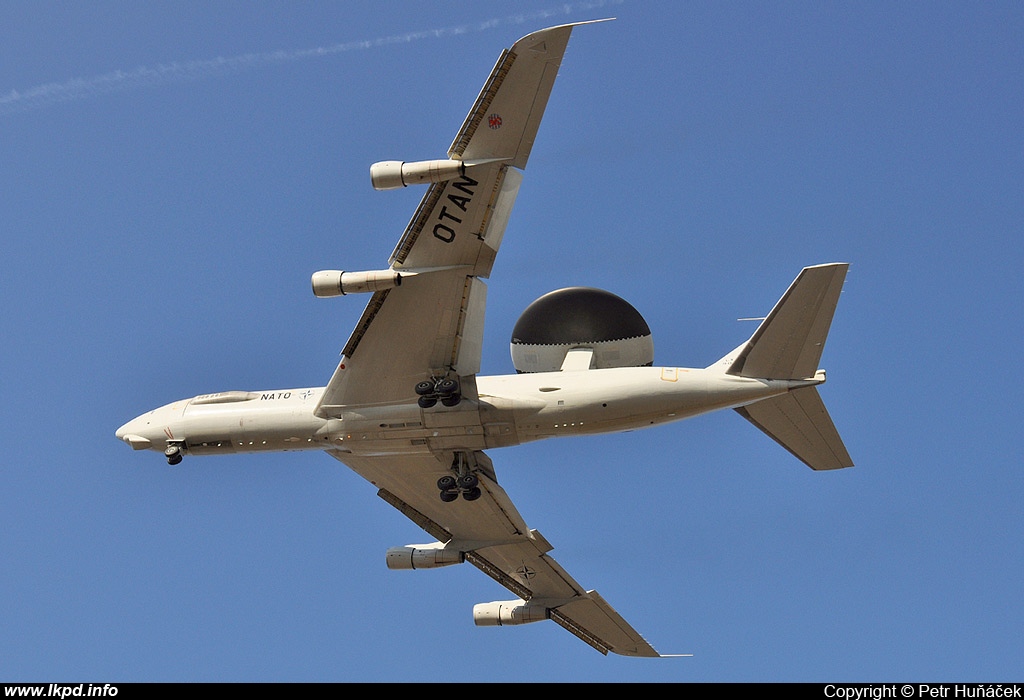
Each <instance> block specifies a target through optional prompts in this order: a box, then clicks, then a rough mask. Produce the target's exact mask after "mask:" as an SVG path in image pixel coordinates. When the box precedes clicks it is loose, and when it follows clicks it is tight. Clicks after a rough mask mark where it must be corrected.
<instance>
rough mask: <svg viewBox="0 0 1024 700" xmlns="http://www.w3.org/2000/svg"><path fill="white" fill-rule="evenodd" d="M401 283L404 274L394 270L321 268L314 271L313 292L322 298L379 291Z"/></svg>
mask: <svg viewBox="0 0 1024 700" xmlns="http://www.w3.org/2000/svg"><path fill="white" fill-rule="evenodd" d="M401 284H402V275H401V273H398V272H395V271H394V270H371V271H369V272H343V271H342V270H320V271H319V272H314V273H313V294H315V295H316V296H318V297H321V298H326V297H337V296H341V295H343V294H358V293H360V292H377V291H380V290H382V289H391V288H392V287H398V286H399V285H401Z"/></svg>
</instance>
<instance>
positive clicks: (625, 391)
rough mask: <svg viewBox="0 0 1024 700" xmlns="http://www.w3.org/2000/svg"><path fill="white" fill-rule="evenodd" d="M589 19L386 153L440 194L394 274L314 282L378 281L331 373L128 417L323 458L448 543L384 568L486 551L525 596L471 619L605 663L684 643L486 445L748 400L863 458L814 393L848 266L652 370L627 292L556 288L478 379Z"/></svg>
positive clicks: (423, 565) (629, 424)
mask: <svg viewBox="0 0 1024 700" xmlns="http://www.w3.org/2000/svg"><path fill="white" fill-rule="evenodd" d="M581 24H589V22H581V23H575V24H566V25H561V26H556V27H550V28H548V29H543V30H541V31H538V32H534V33H532V34H529V35H527V36H525V37H523V38H522V39H520V40H518V41H517V42H515V44H514V45H513V46H512V47H511V48H510V49H507V50H505V51H503V52H502V53H501V55H500V57H499V58H498V61H497V63H496V65H495V66H494V69H493V70H492V71H491V73H490V75H489V76H488V78H487V80H486V82H485V83H484V86H483V89H482V90H481V91H480V94H479V96H478V97H477V99H476V101H475V102H474V104H473V106H472V108H471V109H470V111H469V114H468V116H467V117H466V119H465V122H464V123H463V125H462V128H461V129H459V131H458V134H457V135H456V137H455V140H454V142H453V143H452V146H451V148H450V149H449V151H448V158H447V159H440V160H430V161H417V162H402V161H384V162H381V163H376V164H374V165H373V166H371V168H370V177H371V184H372V185H373V187H374V188H376V189H378V190H388V189H397V188H402V187H407V186H410V185H419V184H423V185H426V186H427V190H426V194H425V195H424V197H423V199H422V200H421V202H420V204H419V206H418V208H417V209H416V211H415V212H414V214H413V216H412V219H411V221H410V223H409V225H408V227H407V229H406V230H405V233H404V234H403V235H402V236H401V238H400V240H399V242H398V244H397V246H396V248H395V250H394V252H393V253H392V255H391V258H390V261H389V266H388V268H387V269H382V270H371V271H362V272H346V271H338V270H323V271H320V272H316V273H314V274H313V276H312V286H313V292H314V294H315V295H316V296H317V297H334V296H343V295H348V294H355V293H367V294H370V297H369V301H368V303H367V305H366V308H365V310H364V311H363V314H362V316H361V318H360V319H359V321H358V323H357V324H356V327H355V329H354V330H353V331H352V334H351V336H350V338H349V339H348V342H347V343H346V345H345V346H344V349H343V350H342V353H341V360H340V362H339V364H338V365H337V369H336V370H335V371H334V374H333V376H332V377H331V379H330V381H329V382H328V383H327V385H326V386H324V387H304V388H293V389H281V390H274V391H223V392H219V393H212V394H203V395H200V396H195V397H193V398H190V399H183V400H180V401H175V402H174V403H170V404H167V405H165V406H162V407H160V408H157V409H154V410H152V411H149V412H148V413H145V414H143V415H141V416H139V417H137V418H135V419H133V420H131V421H128V422H127V423H125V424H124V425H123V426H121V427H120V428H119V429H118V430H117V431H116V436H117V438H118V439H120V440H122V441H124V442H125V443H127V444H128V445H129V446H131V447H132V448H133V449H135V450H155V451H161V452H163V453H164V455H165V457H166V459H167V462H168V463H169V464H172V465H174V464H178V463H180V462H181V461H182V458H183V457H184V456H193V455H194V456H199V455H214V454H225V453H250V452H253V453H254V452H268V451H287V450H307V449H312V450H323V451H325V452H327V454H329V455H330V456H332V457H334V458H335V459H337V460H339V461H340V462H342V463H344V464H345V465H347V466H348V467H350V468H351V469H353V470H354V471H355V472H357V473H358V474H359V475H361V476H362V477H364V478H365V479H367V480H368V481H370V482H371V483H372V484H373V485H374V486H376V487H377V488H378V492H377V494H378V496H380V498H382V499H383V500H384V501H385V502H387V503H389V504H390V505H392V506H394V507H395V508H396V509H397V510H398V511H399V512H401V513H402V514H403V515H405V516H406V517H408V518H409V519H410V520H412V521H413V522H414V523H415V524H416V525H418V526H420V527H421V528H422V529H423V530H425V531H426V532H427V533H428V534H429V535H430V536H431V537H433V538H434V539H435V541H434V542H430V543H426V544H410V545H405V546H402V547H393V548H391V549H388V550H387V552H386V557H385V559H386V562H387V566H388V567H389V568H391V569H398V570H402V569H405V570H409V569H433V568H440V567H445V566H449V565H454V564H460V563H464V562H469V563H470V564H472V565H473V566H475V567H477V568H478V569H480V570H481V571H483V572H484V573H485V574H487V575H488V576H490V577H491V578H493V579H494V580H495V581H497V582H498V583H499V584H501V585H502V586H504V587H505V588H507V589H508V590H509V591H511V592H512V594H513V595H515V596H516V598H515V599H513V600H510V601H494V602H489V603H481V604H478V605H476V606H474V608H473V620H474V622H475V624H476V625H478V626H507V625H521V624H527V623H532V622H538V621H542V620H553V621H554V622H555V623H557V624H558V625H560V626H562V627H563V628H565V629H566V630H568V631H569V632H571V633H572V634H574V635H576V636H577V637H578V638H580V639H581V640H583V641H584V642H586V643H587V644H589V645H590V646H592V647H593V648H594V649H596V650H598V651H600V652H601V653H603V654H605V655H607V654H608V653H609V652H611V653H615V654H621V655H625V656H637V657H660V656H668V655H663V654H659V652H657V651H656V650H655V649H654V648H653V647H652V646H651V645H650V644H649V643H648V642H647V641H646V640H645V639H644V638H643V637H642V636H641V635H640V634H639V633H638V632H637V631H636V630H635V629H634V628H633V627H632V626H631V625H630V624H629V623H627V622H626V621H625V620H624V619H623V618H622V617H621V616H620V615H619V614H618V613H617V612H616V611H615V610H614V609H613V608H612V607H611V606H610V605H609V604H608V603H607V602H606V601H605V600H604V598H602V597H601V596H600V594H598V593H597V592H596V591H594V590H587V589H586V588H584V587H583V586H581V585H580V584H579V583H577V582H576V581H575V580H574V579H573V578H572V577H571V576H570V575H569V574H568V573H567V572H566V571H565V570H564V569H563V568H562V567H561V566H559V564H558V563H557V562H556V561H555V560H554V559H553V558H552V557H551V556H550V552H551V550H552V545H551V544H550V543H549V542H548V540H547V539H546V538H545V537H544V536H543V535H542V534H540V532H538V531H537V530H534V529H531V528H530V527H529V526H528V525H527V524H526V522H524V520H523V517H522V516H521V515H520V514H519V512H518V510H517V509H516V507H515V505H513V502H512V499H511V498H510V497H509V495H508V494H507V493H506V492H505V490H504V489H503V488H502V487H501V486H500V485H499V481H498V476H497V470H496V469H495V467H494V465H493V463H492V461H491V458H490V456H489V454H488V453H489V452H490V451H491V450H494V449H497V448H499V447H510V446H514V445H519V444H522V443H526V442H530V441H534V440H542V439H546V438H553V437H561V436H578V435H593V434H599V433H608V432H618V431H627V430H634V429H638V428H646V427H649V426H654V425H659V424H663V423H668V422H671V421H677V420H682V419H684V418H690V417H692V416H697V415H700V414H703V413H708V412H710V411H717V410H720V409H725V408H733V409H735V410H736V411H737V412H738V413H739V414H740V415H742V416H743V417H744V418H746V419H747V420H748V421H750V422H751V423H753V424H754V425H756V426H757V427H758V428H759V429H761V430H762V431H764V432H765V433H766V434H767V435H768V436H769V437H771V438H772V439H774V440H775V441H776V442H778V443H779V444H780V445H782V446H783V447H784V448H786V449H787V450H789V451H790V452H791V453H792V454H793V455H795V456H796V457H797V458H798V459H799V460H801V461H802V462H804V463H805V464H807V465H808V466H810V467H811V468H812V469H816V470H829V469H838V468H842V467H849V466H853V462H852V461H851V459H850V455H849V453H848V452H847V451H846V448H845V446H844V445H843V441H842V439H841V438H840V436H839V434H838V432H837V431H836V428H835V426H834V424H833V423H832V419H831V418H830V417H829V414H828V412H827V410H826V409H825V406H824V404H823V403H822V400H821V397H820V395H819V393H818V389H817V386H818V385H820V384H822V383H823V382H824V381H825V373H824V371H822V370H820V369H819V368H818V362H819V360H820V358H821V354H822V350H823V347H824V344H825V340H826V337H827V335H828V331H829V327H830V325H831V323H832V318H833V315H834V312H835V308H836V304H837V302H838V299H839V295H840V292H841V290H842V286H843V282H844V279H845V277H846V272H847V269H848V264H846V263H831V264H824V265H814V266H811V267H806V268H804V269H803V270H802V271H801V272H800V273H799V275H798V276H797V277H796V279H795V281H794V282H793V283H792V284H791V285H790V287H789V288H788V290H787V291H786V293H785V294H784V295H783V296H782V298H781V299H780V300H779V302H778V303H777V304H776V305H775V307H774V308H773V309H772V310H771V312H770V313H769V314H768V315H767V316H766V317H765V318H764V319H763V320H762V321H761V323H760V325H759V326H758V327H757V330H756V331H755V332H754V334H753V335H752V336H751V337H750V338H749V339H748V340H747V341H746V342H745V343H743V344H742V345H740V346H739V347H737V348H736V349H735V350H733V351H732V352H729V353H728V354H726V355H724V356H723V357H722V359H720V360H719V361H717V362H715V363H714V364H712V365H710V366H708V367H705V368H682V367H656V366H654V364H653V342H652V339H651V332H650V329H649V327H648V326H647V323H646V321H645V320H644V319H643V317H642V316H641V315H640V314H639V312H637V311H636V309H634V308H633V307H632V306H631V305H630V304H629V303H628V302H626V301H625V300H623V299H622V298H620V297H618V296H616V295H614V294H612V293H610V292H606V291H603V290H599V289H593V288H586V287H571V288H567V289H562V290H558V291H555V292H552V293H550V294H546V295H544V296H542V297H540V298H539V299H538V300H536V301H535V302H533V303H532V304H531V305H530V306H528V307H527V309H526V310H525V311H524V313H523V314H522V316H521V317H520V318H519V320H518V321H517V323H516V325H515V328H514V330H513V333H512V342H511V352H512V357H513V364H514V365H515V367H516V374H512V375H505V376H484V375H481V374H480V364H481V351H482V347H483V325H484V311H485V306H486V294H487V287H486V285H485V283H484V282H483V280H484V279H485V278H488V277H489V275H490V272H491V269H492V265H493V263H494V261H495V258H496V255H497V253H498V249H499V247H500V245H501V241H502V237H503V235H504V233H505V229H506V226H507V224H508V221H509V215H510V213H511V210H512V206H513V203H514V202H515V199H516V195H517V193H518V190H519V187H520V183H521V182H522V179H523V174H522V173H523V170H524V169H525V167H526V163H527V160H528V159H529V156H530V151H531V149H532V147H533V144H534V140H535V138H536V135H537V130H538V127H539V125H540V122H541V117H542V116H543V114H544V110H545V108H546V105H547V102H548V97H549V95H550V93H551V89H552V86H553V84H554V82H555V77H556V75H557V73H558V70H559V67H560V64H561V61H562V57H563V54H564V52H565V48H566V46H567V44H568V41H569V37H570V34H571V33H572V30H573V29H574V28H575V27H577V26H580V25H581Z"/></svg>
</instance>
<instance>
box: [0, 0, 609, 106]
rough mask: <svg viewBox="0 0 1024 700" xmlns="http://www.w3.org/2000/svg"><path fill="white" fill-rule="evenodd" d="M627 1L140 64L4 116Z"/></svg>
mask: <svg viewBox="0 0 1024 700" xmlns="http://www.w3.org/2000/svg"><path fill="white" fill-rule="evenodd" d="M622 2H623V0H591V1H590V2H576V3H565V4H562V5H559V6H557V7H553V8H550V9H547V10H538V11H536V12H532V13H524V14H515V15H509V16H507V17H501V18H495V19H489V20H486V21H484V22H479V23H475V24H461V25H458V26H455V27H444V28H442V29H427V30H423V31H417V32H409V33H407V34H397V35H394V36H387V37H382V38H378V39H365V40H361V41H348V42H344V43H341V44H333V45H331V46H320V47H317V48H313V49H298V50H292V51H273V52H270V53H247V54H242V55H239V56H230V57H227V58H224V57H217V58H211V59H205V60H198V61H185V62H182V63H179V62H173V63H161V64H159V65H157V66H154V67H150V66H139V67H138V68H134V69H132V70H115V71H111V72H109V73H104V74H102V75H96V76H93V77H91V78H74V79H72V80H67V81H65V82H62V83H45V84H43V85H37V86H36V87H33V88H29V89H27V90H24V91H19V90H11V91H10V92H8V93H7V94H5V95H0V116H2V115H7V114H14V113H17V112H28V111H31V110H36V109H41V108H43V107H48V106H50V105H54V104H59V103H62V102H73V101H77V100H84V99H87V98H90V97H96V96H98V95H105V94H108V93H112V92H121V91H125V90H134V89H136V88H140V87H149V86H153V85H162V84H164V83H174V82H189V81H193V80H201V79H203V78H211V77H215V76H222V75H229V74H232V73H238V72H240V71H245V70H253V69H255V68H261V67H264V66H272V65H278V64H282V63H294V62H296V61H304V60H307V59H311V58H321V57H324V56H333V55H335V54H339V53H345V52H348V51H363V50H366V49H374V48H380V47H382V46H391V45H393V44H407V43H409V42H413V41H419V40H421V39H438V38H442V37H448V36H458V35H460V34H471V33H474V32H482V31H485V30H488V29H495V28H497V27H501V26H506V25H516V24H525V23H527V22H533V21H535V20H540V19H547V18H550V17H556V16H564V15H569V14H572V13H575V12H582V11H586V10H594V9H599V8H602V7H607V6H609V5H619V4H621V3H622Z"/></svg>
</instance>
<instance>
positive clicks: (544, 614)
mask: <svg viewBox="0 0 1024 700" xmlns="http://www.w3.org/2000/svg"><path fill="white" fill-rule="evenodd" d="M550 617H551V611H550V610H549V609H548V608H546V607H545V606H543V605H531V604H530V603H527V602H526V601H525V600H496V601H494V602H492V603H477V604H476V605H474V606H473V624H475V625H476V626H477V627H500V626H503V625H525V624H528V623H530V622H540V621H541V620H547V619H549V618H550Z"/></svg>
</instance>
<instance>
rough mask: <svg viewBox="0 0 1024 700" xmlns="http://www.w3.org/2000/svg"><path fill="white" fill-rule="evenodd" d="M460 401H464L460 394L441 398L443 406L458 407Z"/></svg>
mask: <svg viewBox="0 0 1024 700" xmlns="http://www.w3.org/2000/svg"><path fill="white" fill-rule="evenodd" d="M460 401H462V394H459V393H457V392H456V393H454V394H451V395H450V396H442V397H441V404H442V405H444V406H448V407H451V406H458V405H459V402H460Z"/></svg>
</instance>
